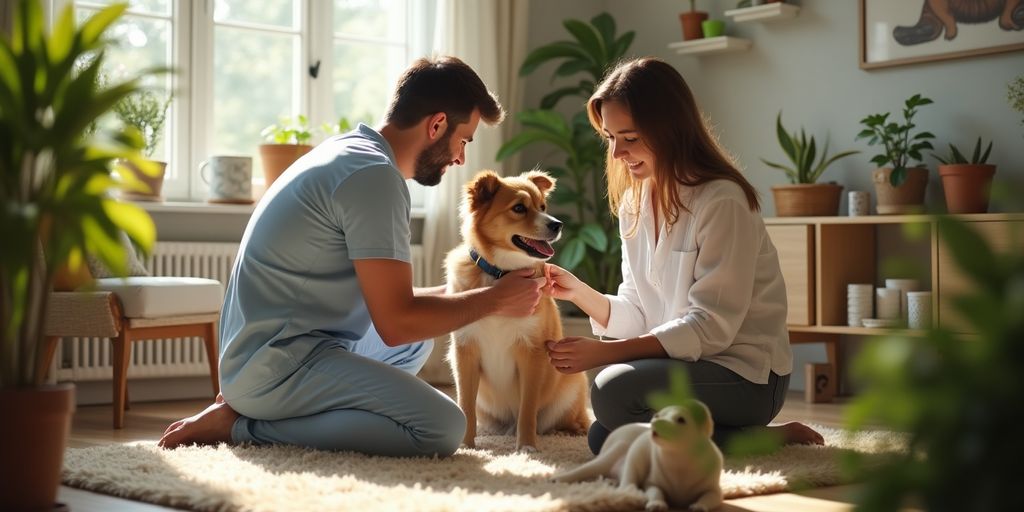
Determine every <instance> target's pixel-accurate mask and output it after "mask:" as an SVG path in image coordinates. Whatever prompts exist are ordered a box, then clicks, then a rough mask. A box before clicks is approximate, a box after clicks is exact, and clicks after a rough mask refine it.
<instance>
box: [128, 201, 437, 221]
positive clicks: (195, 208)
mask: <svg viewBox="0 0 1024 512" xmlns="http://www.w3.org/2000/svg"><path fill="white" fill-rule="evenodd" d="M132 203H133V204H135V205H137V206H138V207H139V208H142V209H143V210H146V211H147V212H150V213H204V214H205V213H217V214H235V215H250V214H252V212H253V209H254V208H255V207H256V203H253V204H216V203H206V202H198V201H132ZM410 216H411V217H412V218H413V219H424V218H426V217H427V210H426V209H425V208H422V207H413V208H412V211H411V213H410Z"/></svg>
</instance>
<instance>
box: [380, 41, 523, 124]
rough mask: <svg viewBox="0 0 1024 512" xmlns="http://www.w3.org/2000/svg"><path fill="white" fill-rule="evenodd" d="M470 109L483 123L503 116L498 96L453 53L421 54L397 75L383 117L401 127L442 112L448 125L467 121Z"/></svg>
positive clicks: (495, 121) (500, 118)
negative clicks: (444, 54) (435, 55)
mask: <svg viewBox="0 0 1024 512" xmlns="http://www.w3.org/2000/svg"><path fill="white" fill-rule="evenodd" d="M474 109H476V110H479V111H480V118H481V119H483V121H484V122H485V123H487V124H497V123H500V122H501V120H502V119H504V117H505V110H504V109H502V107H501V104H500V103H498V98H497V97H496V96H495V95H494V93H492V92H491V91H489V90H487V86H485V85H484V82H483V80H481V79H480V77H479V76H478V75H477V74H476V72H475V71H473V68H471V67H469V65H467V64H466V63H465V62H462V61H461V60H459V59H458V58H456V57H435V58H429V59H428V58H421V59H418V60H417V61H416V62H414V63H413V64H412V66H410V67H409V69H407V70H405V73H403V74H402V76H401V78H399V79H398V85H397V86H396V87H395V94H394V96H393V97H392V98H391V106H390V107H388V113H387V116H386V117H385V121H386V122H387V123H389V124H393V125H395V126H397V127H398V128H401V129H405V128H409V127H411V126H413V125H415V124H416V123H418V122H420V121H421V120H423V118H424V117H427V116H429V115H431V114H435V113H437V112H444V113H445V115H447V116H448V119H449V127H450V128H449V129H452V128H454V127H455V126H456V125H458V124H462V123H465V122H468V121H469V117H470V115H472V113H473V110H474Z"/></svg>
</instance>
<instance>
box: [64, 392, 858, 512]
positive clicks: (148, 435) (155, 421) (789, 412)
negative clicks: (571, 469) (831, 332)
mask: <svg viewBox="0 0 1024 512" xmlns="http://www.w3.org/2000/svg"><path fill="white" fill-rule="evenodd" d="M207 404H208V402H206V401H201V400H190V401H176V402H153V403H139V404H132V407H131V410H129V411H128V413H127V416H126V420H125V428H124V429H122V430H113V429H112V428H111V409H110V406H109V405H106V406H84V407H79V408H78V410H77V411H76V412H75V416H74V423H73V425H72V429H71V439H70V442H69V444H70V446H71V447H74V448H81V447H86V446H95V445H102V444H110V443H121V442H127V441H140V440H150V441H152V440H156V439H158V438H159V437H160V434H161V433H163V431H164V429H165V428H166V427H167V425H168V424H169V423H170V422H171V421H173V420H176V419H178V418H181V417H183V416H188V415H191V414H194V413H196V412H198V411H199V410H201V409H202V408H203V407H205V406H206V405H207ZM842 412H843V405H842V403H832V404H808V403H806V402H804V400H803V395H802V394H797V393H792V394H790V396H789V397H788V398H787V400H786V405H785V407H783V408H782V412H781V413H779V416H778V418H776V422H780V423H782V422H787V421H802V422H805V423H817V424H819V425H826V426H835V427H838V426H841V425H842ZM856 491H857V486H855V485H847V486H838V487H824V488H818V489H811V490H808V491H806V492H801V493H799V494H790V493H782V494H772V495H768V496H754V497H751V498H741V499H735V500H729V501H728V502H727V505H726V506H725V507H723V508H722V509H720V510H723V511H728V512H745V511H749V512H781V511H794V510H800V511H804V512H833V511H841V510H842V511H846V510H851V509H852V508H853V506H852V503H853V496H854V493H855V492H856ZM59 500H60V501H61V502H62V503H64V504H66V505H68V507H69V508H70V509H71V510H72V511H73V512H101V511H102V512H118V511H151V510H170V509H167V508H165V507H158V506H154V505H149V504H146V503H139V502H134V501H129V500H124V499H120V498H114V497H111V496H106V495H102V494H96V493H92V492H88V491H82V490H78V489H72V488H70V487H61V489H60V497H59Z"/></svg>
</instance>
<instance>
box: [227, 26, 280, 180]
mask: <svg viewBox="0 0 1024 512" xmlns="http://www.w3.org/2000/svg"><path fill="white" fill-rule="evenodd" d="M214 32H215V34H214V38H215V41H214V45H215V46H214V48H215V50H214V62H213V64H214V76H213V83H214V86H213V96H214V107H213V110H214V112H213V115H212V118H213V119H214V133H213V144H212V145H211V147H210V154H234V155H251V156H253V157H255V156H256V152H257V149H256V148H257V146H259V144H261V143H262V138H261V137H260V132H261V131H262V130H263V128H265V127H267V126H268V125H270V124H272V123H275V122H277V121H278V118H279V117H281V116H285V115H292V114H295V113H296V112H294V111H293V105H296V104H297V103H298V98H299V91H297V90H296V89H295V81H296V77H298V76H299V72H300V71H299V37H298V36H293V35H287V34H275V33H268V32H258V31H253V30H246V29H237V28H231V27H216V28H215V31H214ZM253 165H254V167H256V168H255V169H253V175H254V176H261V175H262V168H261V167H260V162H259V158H254V159H253Z"/></svg>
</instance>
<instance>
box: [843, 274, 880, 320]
mask: <svg viewBox="0 0 1024 512" xmlns="http://www.w3.org/2000/svg"><path fill="white" fill-rule="evenodd" d="M873 290H874V286H873V285H871V284H870V283H869V284H857V283H853V284H848V285H846V324H847V325H849V326H850V327H860V326H862V325H864V322H863V320H864V319H865V318H871V317H872V316H873V315H874V300H873V299H874V296H873V293H872V292H873Z"/></svg>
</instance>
